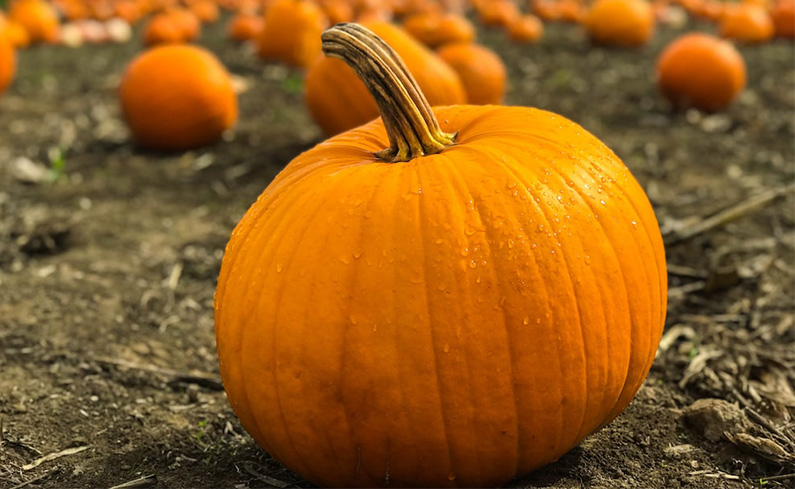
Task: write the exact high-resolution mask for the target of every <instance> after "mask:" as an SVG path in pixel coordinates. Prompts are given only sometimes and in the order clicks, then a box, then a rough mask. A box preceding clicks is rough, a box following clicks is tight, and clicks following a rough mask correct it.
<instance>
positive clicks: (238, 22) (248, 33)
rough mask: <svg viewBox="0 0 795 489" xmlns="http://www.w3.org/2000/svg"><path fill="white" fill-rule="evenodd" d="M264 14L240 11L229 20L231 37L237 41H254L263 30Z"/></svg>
mask: <svg viewBox="0 0 795 489" xmlns="http://www.w3.org/2000/svg"><path fill="white" fill-rule="evenodd" d="M263 24H264V22H263V20H262V16H260V15H256V14H245V13H240V14H237V15H235V16H234V17H232V20H230V21H229V27H228V33H229V38H230V39H232V40H233V41H237V42H245V41H254V40H256V39H257V38H258V37H259V35H260V31H262V25H263Z"/></svg>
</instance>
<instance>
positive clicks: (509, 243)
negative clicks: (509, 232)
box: [508, 239, 514, 248]
mask: <svg viewBox="0 0 795 489" xmlns="http://www.w3.org/2000/svg"><path fill="white" fill-rule="evenodd" d="M513 245H514V242H513V240H512V239H509V240H508V248H513Z"/></svg>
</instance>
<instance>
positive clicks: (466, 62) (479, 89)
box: [436, 43, 508, 105]
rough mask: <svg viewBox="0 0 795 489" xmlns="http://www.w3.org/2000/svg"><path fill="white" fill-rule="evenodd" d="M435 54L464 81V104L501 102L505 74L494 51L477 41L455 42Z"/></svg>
mask: <svg viewBox="0 0 795 489" xmlns="http://www.w3.org/2000/svg"><path fill="white" fill-rule="evenodd" d="M436 54H438V55H439V57H440V58H442V59H443V60H444V61H445V62H446V63H447V64H448V65H450V66H451V67H452V68H453V69H454V70H455V72H456V73H458V77H459V78H460V79H461V83H463V84H464V90H465V91H466V94H467V103H469V104H473V105H487V104H501V103H502V99H503V97H504V96H505V85H506V79H507V77H508V74H507V73H506V70H505V63H503V62H502V58H500V56H499V55H498V54H497V53H495V52H494V51H492V50H491V49H489V48H487V47H486V46H481V45H480V44H474V43H455V44H448V45H446V46H443V47H442V48H441V49H439V50H438V51H437V52H436Z"/></svg>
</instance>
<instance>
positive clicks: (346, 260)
mask: <svg viewBox="0 0 795 489" xmlns="http://www.w3.org/2000/svg"><path fill="white" fill-rule="evenodd" d="M338 260H339V261H341V262H342V263H344V264H346V265H348V264H349V263H350V262H351V259H350V258H348V256H347V255H342V256H340V257H339V258H338Z"/></svg>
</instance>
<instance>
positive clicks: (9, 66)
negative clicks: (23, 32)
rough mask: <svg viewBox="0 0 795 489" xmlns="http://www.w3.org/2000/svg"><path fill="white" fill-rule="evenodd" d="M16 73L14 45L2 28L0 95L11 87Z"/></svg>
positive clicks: (0, 31) (0, 39) (0, 33)
mask: <svg viewBox="0 0 795 489" xmlns="http://www.w3.org/2000/svg"><path fill="white" fill-rule="evenodd" d="M0 22H2V19H0ZM16 71H17V54H16V51H15V50H14V45H13V44H12V42H11V39H10V38H9V36H8V30H7V29H5V28H3V27H0V95H2V94H3V92H5V91H6V90H7V89H8V87H9V86H10V85H11V82H12V81H13V80H14V75H15V74H16Z"/></svg>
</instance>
